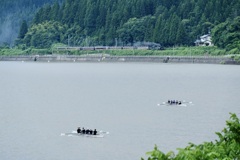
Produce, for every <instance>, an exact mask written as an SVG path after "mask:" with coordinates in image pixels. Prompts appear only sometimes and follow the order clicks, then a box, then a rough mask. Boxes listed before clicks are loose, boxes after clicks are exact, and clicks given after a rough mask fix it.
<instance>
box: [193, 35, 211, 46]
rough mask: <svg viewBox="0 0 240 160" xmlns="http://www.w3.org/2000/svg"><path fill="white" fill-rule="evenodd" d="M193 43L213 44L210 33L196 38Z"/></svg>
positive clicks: (198, 44)
mask: <svg viewBox="0 0 240 160" xmlns="http://www.w3.org/2000/svg"><path fill="white" fill-rule="evenodd" d="M194 43H195V45H196V46H213V43H212V38H211V35H210V34H205V35H203V36H201V37H200V39H197V40H196V41H195V42H194Z"/></svg>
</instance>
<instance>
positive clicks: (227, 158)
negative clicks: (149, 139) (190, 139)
mask: <svg viewBox="0 0 240 160" xmlns="http://www.w3.org/2000/svg"><path fill="white" fill-rule="evenodd" d="M230 114H231V116H230V120H228V121H226V125H227V127H226V128H224V129H223V130H222V132H216V134H217V135H218V137H219V140H216V141H215V143H214V142H204V143H203V144H200V145H195V144H193V143H189V146H187V147H186V148H183V149H181V148H180V149H178V154H176V155H175V154H174V152H172V151H170V152H168V153H167V154H164V153H163V152H162V151H160V150H159V149H158V147H157V146H156V145H155V147H154V150H153V151H150V152H147V153H146V154H147V155H148V156H149V157H148V160H239V159H240V121H239V118H238V117H237V116H236V114H232V113H230ZM141 159H142V160H144V159H143V158H141Z"/></svg>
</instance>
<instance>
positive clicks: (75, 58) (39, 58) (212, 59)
mask: <svg viewBox="0 0 240 160" xmlns="http://www.w3.org/2000/svg"><path fill="white" fill-rule="evenodd" d="M0 61H29V62H30V61H34V62H99V63H100V62H155V63H205V64H235V65H237V64H238V65H239V64H240V63H239V62H237V61H235V60H234V59H233V58H231V57H225V56H110V55H103V54H99V55H18V56H17V55H15V56H0Z"/></svg>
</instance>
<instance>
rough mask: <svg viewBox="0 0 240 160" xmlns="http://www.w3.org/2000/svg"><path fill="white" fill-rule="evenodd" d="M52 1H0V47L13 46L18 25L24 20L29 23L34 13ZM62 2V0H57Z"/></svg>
mask: <svg viewBox="0 0 240 160" xmlns="http://www.w3.org/2000/svg"><path fill="white" fill-rule="evenodd" d="M53 1H54V0H1V1H0V46H1V45H11V46H12V45H13V44H14V41H15V40H16V38H17V36H18V33H19V28H20V24H21V23H22V21H23V20H26V21H27V23H28V24H30V23H31V21H32V19H33V17H34V15H35V13H36V12H37V11H38V9H39V8H40V7H42V6H43V5H44V4H46V3H50V4H51V3H53ZM58 2H62V0H58Z"/></svg>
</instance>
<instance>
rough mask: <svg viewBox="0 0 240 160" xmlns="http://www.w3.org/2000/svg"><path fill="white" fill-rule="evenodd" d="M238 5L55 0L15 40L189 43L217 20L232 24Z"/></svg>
mask: <svg viewBox="0 0 240 160" xmlns="http://www.w3.org/2000/svg"><path fill="white" fill-rule="evenodd" d="M239 8H240V1H238V0H232V1H228V0H181V1H180V0H65V1H64V2H63V3H62V4H60V3H59V2H57V1H55V3H54V4H53V5H50V4H46V5H44V6H43V7H41V8H40V9H39V10H38V12H37V13H36V14H35V16H34V18H33V20H32V22H31V23H30V24H29V27H28V29H27V30H28V31H27V32H26V33H25V35H24V37H21V36H19V37H18V40H17V41H16V42H17V44H25V45H27V46H33V47H39V48H40V47H49V46H50V45H51V44H52V43H64V44H68V45H72V46H73V45H116V43H117V44H118V45H131V44H133V43H134V42H139V41H147V42H157V43H160V44H161V45H163V46H173V45H194V41H195V40H196V39H197V38H199V37H200V36H201V35H203V34H207V33H208V31H209V30H213V31H214V33H218V32H216V30H219V29H220V28H221V27H218V25H220V24H221V23H227V22H228V23H232V22H233V23H235V20H234V19H236V18H237V17H238V16H240V9H239ZM22 27H23V28H24V25H22ZM22 27H21V28H20V32H21V30H22ZM216 28H217V29H216ZM235 31H238V29H236V30H235ZM235 31H234V32H235ZM20 32H19V35H20ZM238 32H239V31H238ZM221 33H222V32H221ZM212 35H213V39H214V42H215V43H216V45H218V46H220V47H223V48H225V47H226V46H225V45H223V46H221V45H219V44H218V42H219V41H218V40H217V38H219V36H217V35H216V34H212ZM225 39H226V38H225ZM236 39H237V38H235V40H236ZM238 40H239V39H238ZM230 48H231V47H230Z"/></svg>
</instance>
